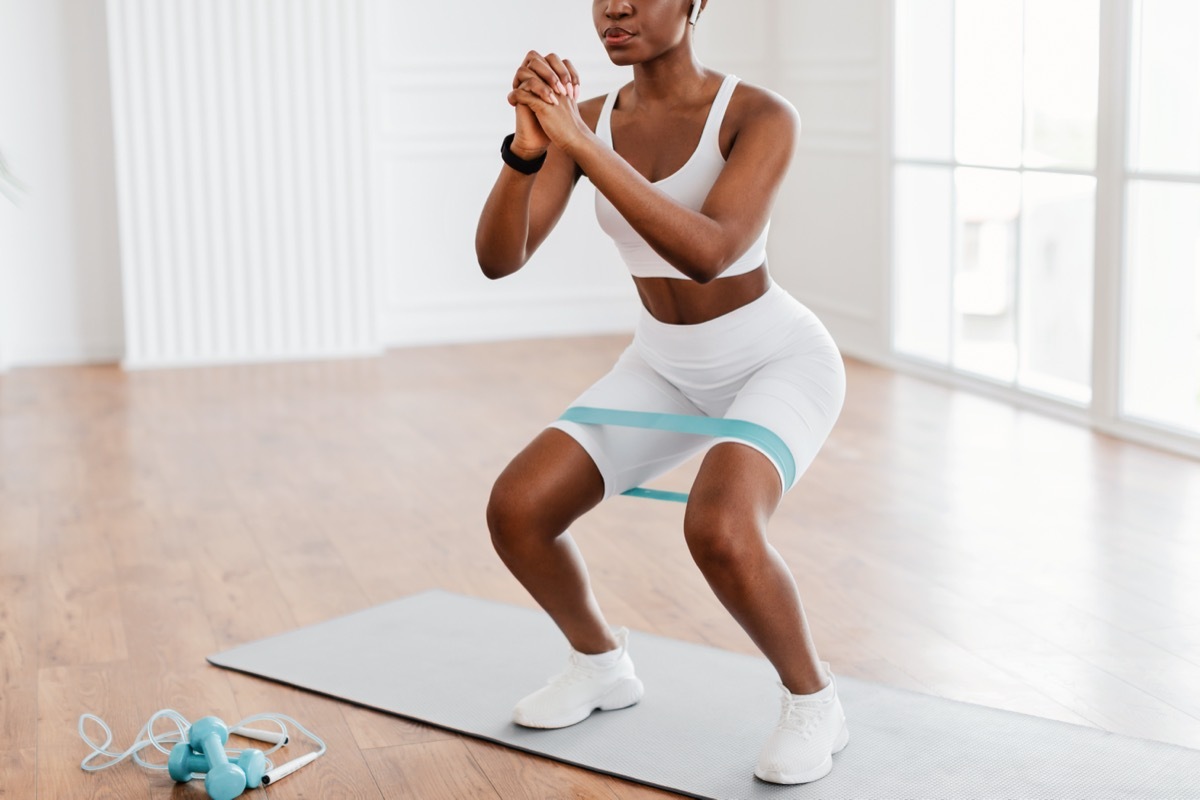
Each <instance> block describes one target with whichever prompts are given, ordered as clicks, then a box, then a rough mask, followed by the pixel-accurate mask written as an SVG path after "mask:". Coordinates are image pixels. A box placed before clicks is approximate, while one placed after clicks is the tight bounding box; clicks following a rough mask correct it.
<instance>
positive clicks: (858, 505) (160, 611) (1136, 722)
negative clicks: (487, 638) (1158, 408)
mask: <svg viewBox="0 0 1200 800" xmlns="http://www.w3.org/2000/svg"><path fill="white" fill-rule="evenodd" d="M626 341H627V337H620V336H617V337H612V336H608V337H589V338H578V339H560V340H552V341H524V342H506V343H494V344H479V345H469V346H449V347H430V348H420V349H411V350H398V351H393V352H390V353H388V354H387V355H386V356H384V357H382V358H379V359H371V360H355V361H341V362H327V363H305V364H290V365H271V366H236V367H221V368H206V369H195V370H165V371H155V372H144V373H123V372H122V371H120V370H119V369H117V368H116V367H73V368H54V369H21V370H16V371H13V372H11V373H8V374H5V375H3V376H0V798H3V799H4V800H14V799H19V800H26V799H27V798H38V799H39V800H51V799H52V798H71V799H72V800H78V799H79V798H93V797H94V798H100V797H120V798H165V797H176V798H179V797H199V796H203V792H202V790H201V789H200V787H199V786H192V787H186V788H185V789H180V790H174V789H173V788H172V787H173V784H172V782H171V781H170V779H169V778H167V777H166V775H165V774H164V773H149V772H147V771H145V770H142V769H140V768H138V767H135V766H134V765H132V764H130V763H126V764H122V765H120V766H119V767H117V768H114V769H112V770H109V771H107V772H104V773H99V774H86V773H84V772H83V771H81V770H80V769H79V762H80V760H81V759H82V758H83V756H84V755H85V748H84V746H83V745H82V743H81V742H80V741H79V738H78V734H77V733H76V724H77V720H78V717H79V715H80V714H81V713H82V712H85V711H87V712H92V713H95V714H97V715H99V716H101V717H103V718H104V719H105V720H107V721H108V722H109V724H110V725H111V726H112V727H113V730H114V733H115V736H116V742H115V743H116V744H118V745H120V746H121V747H124V746H125V745H126V744H128V743H129V742H130V741H131V740H132V737H133V735H134V734H135V733H136V732H137V730H138V729H139V728H140V726H141V725H142V724H143V723H144V722H145V720H146V719H147V718H148V717H149V715H150V714H151V713H153V712H154V711H156V710H158V709H159V708H163V707H173V708H175V709H177V710H179V711H180V712H182V713H183V714H184V715H185V716H188V717H189V718H193V719H194V718H197V717H200V716H203V715H206V714H216V715H217V716H220V717H222V718H224V719H227V720H234V719H238V718H240V717H242V716H245V715H247V714H250V713H255V712H260V711H268V710H271V711H281V712H284V713H287V714H290V715H292V716H294V717H296V718H298V719H300V720H301V721H302V722H304V723H306V724H307V725H308V726H309V727H311V728H313V729H314V730H316V731H317V732H319V733H320V734H321V735H322V736H324V737H325V738H326V739H327V740H328V742H329V745H330V753H329V755H328V756H326V757H325V758H324V759H322V760H321V761H319V762H318V763H317V765H315V766H312V767H309V768H307V769H305V770H302V771H301V772H298V773H296V774H295V775H293V776H291V777H289V778H288V779H286V780H284V781H282V782H280V783H279V784H278V785H277V786H275V787H272V788H271V790H270V792H269V796H270V797H272V798H281V799H282V798H301V797H308V798H409V797H411V798H421V800H440V799H441V798H466V797H470V798H504V800H509V798H516V799H518V800H524V799H525V798H530V799H533V798H604V799H605V800H635V799H636V800H642V799H643V798H658V797H670V796H673V795H670V794H669V793H666V792H661V791H657V790H652V789H648V788H646V787H643V786H639V785H636V784H632V783H628V782H625V781H621V780H618V779H615V778H611V777H608V776H603V775H596V774H592V773H589V772H586V771H584V770H580V769H576V768H573V767H568V766H564V765H561V764H557V763H555V762H552V761H548V760H545V759H540V758H536V757H533V756H529V755H525V754H522V753H517V752H514V751H511V750H507V749H505V748H501V747H497V746H495V745H491V744H488V743H485V742H479V741H475V740H472V739H469V738H466V737H461V736H456V735H453V734H450V733H447V732H445V731H440V730H437V729H433V728H430V727H427V726H424V725H419V724H415V723H411V722H407V721H405V720H402V719H398V718H395V717H390V716H387V715H384V714H379V713H375V712H372V711H368V710H365V709H361V708H356V707H352V706H349V705H345V704H342V703H338V702H335V701H332V700H329V699H326V698H323V697H317V696H313V695H309V694H305V693H302V692H298V691H296V690H293V689H290V688H287V687H284V686H277V685H274V684H271V683H268V682H265V681H260V680H257V679H255V678H251V677H248V676H244V675H238V674H234V673H230V672H225V671H222V670H218V669H216V668H212V667H209V666H208V665H207V664H206V663H205V661H204V657H205V656H206V655H207V654H209V653H212V652H215V651H217V650H219V649H222V648H225V647H228V646H232V645H234V644H238V643H242V642H245V641H247V640H251V639H255V638H259V637H263V636H267V635H270V634H275V633H279V632H282V631H286V630H289V629H291V628H294V627H296V626H299V625H304V624H307V623H312V622H316V621H319V620H323V619H328V618H330V617H333V616H337V615H341V614H344V613H347V612H350V611H354V610H357V609H361V608H364V607H367V606H370V605H374V604H377V603H381V602H384V601H387V600H390V599H393V598H395V597H398V596H402V595H407V594H410V593H414V592H419V591H422V590H425V589H428V588H433V587H441V588H444V589H449V590H453V591H458V592H462V593H465V594H471V595H475V596H480V597H486V598H492V599H496V600H500V601H504V602H509V603H516V604H521V605H524V606H527V607H530V608H536V605H535V604H534V603H533V601H532V599H531V598H530V597H529V596H528V595H527V594H526V593H525V591H524V589H523V588H522V587H521V586H520V584H518V583H517V582H516V580H515V579H514V578H512V577H511V575H509V573H508V571H507V570H506V569H505V568H504V566H503V564H502V563H501V562H500V560H499V558H498V557H497V556H496V555H495V553H494V552H493V551H492V548H491V545H490V542H489V538H488V533H487V530H486V527H485V525H484V508H485V504H486V500H487V496H488V492H489V490H490V487H491V483H492V481H493V480H494V478H495V476H496V475H497V474H498V473H499V472H500V470H501V469H502V468H503V466H504V465H505V463H507V461H508V459H509V458H511V457H512V455H514V454H515V453H516V452H517V451H518V450H519V449H520V448H521V447H522V446H523V445H524V444H525V443H526V442H527V441H528V440H529V439H530V438H531V437H532V436H533V435H535V434H536V433H537V432H538V431H539V430H540V429H541V427H542V426H543V425H544V424H545V423H546V422H547V421H548V420H550V419H552V418H554V417H555V416H557V415H558V414H559V413H560V412H561V410H562V409H563V408H564V407H565V406H566V405H567V404H568V403H569V402H570V401H571V400H572V399H573V398H574V397H575V395H576V394H577V393H578V392H579V391H580V390H582V389H583V388H584V387H585V386H587V385H588V384H589V383H590V382H591V381H592V380H593V379H595V378H596V377H598V376H599V375H601V374H602V373H603V372H605V371H606V370H607V369H608V367H609V365H610V364H611V362H612V361H613V360H614V359H615V357H616V356H617V354H618V353H619V352H620V351H621V349H622V348H623V347H624V345H625V343H626ZM848 375H849V377H848V384H849V391H848V400H847V405H846V408H845V411H844V412H843V416H842V419H841V420H840V422H839V424H838V427H837V428H836V430H835V431H834V434H833V436H832V438H831V439H830V441H829V442H828V444H827V445H826V448H825V449H824V451H823V452H822V453H821V455H820V456H819V457H818V459H817V462H816V463H815V464H814V465H813V467H812V468H811V469H810V470H809V472H808V474H807V475H806V476H805V477H804V478H803V480H802V481H801V482H800V484H799V486H798V487H797V488H796V489H795V490H793V492H792V493H791V494H789V495H788V496H787V497H786V498H785V500H784V502H783V505H782V507H781V509H780V511H779V513H778V514H777V515H776V517H775V519H774V521H773V523H772V527H771V533H770V537H771V540H772V542H773V544H774V545H775V546H776V547H777V548H778V549H779V551H780V552H781V553H782V554H783V556H784V557H785V558H786V560H787V561H788V563H789V564H790V565H791V567H792V569H793V571H794V573H795V575H796V578H797V581H798V583H799V586H800V591H801V595H802V597H803V599H804V603H805V608H806V610H807V613H808V617H809V620H810V623H811V625H812V627H813V631H814V637H815V640H816V643H817V646H818V648H819V650H820V653H821V657H822V658H823V659H825V660H828V661H830V662H832V664H833V668H834V670H835V672H837V673H838V674H841V675H848V676H853V677H856V678H861V679H865V680H871V681H877V682H881V683H886V684H890V685H894V686H900V687H904V688H908V689H914V690H917V691H921V692H926V693H929V694H934V695H940V696H943V697H949V698H954V699H958V700H964V701H968V702H974V703H980V704H984V705H988V706H994V707H997V708H1005V709H1010V710H1013V711H1018V712H1022V713H1026V714H1033V715H1038V716H1042V717H1047V718H1052V719H1058V720H1064V721H1067V722H1072V723H1077V724H1081V725H1089V726H1094V727H1098V728H1103V729H1105V730H1109V731H1114V732H1118V733H1123V734H1128V735H1132V736H1139V737H1146V738H1151V739H1158V740H1161V741H1166V742H1172V743H1176V744H1181V745H1185V746H1189V747H1194V748H1200V463H1196V462H1194V461H1189V460H1186V459H1183V458H1180V457H1177V456H1172V455H1168V454H1164V453H1161V452H1157V451H1154V450H1150V449H1147V448H1144V447H1141V446H1138V445H1133V444H1128V443H1123V442H1119V441H1116V440H1112V439H1109V438H1106V437H1103V436H1100V435H1097V434H1094V433H1091V432H1089V431H1086V430H1083V429H1081V428H1078V427H1074V426H1071V425H1069V424H1066V423H1062V422H1058V421H1055V420H1051V419H1047V418H1045V417H1042V416H1039V415H1037V414H1035V413H1032V412H1028V411H1020V410H1016V409H1013V408H1011V407H1008V406H1006V405H1004V404H1001V403H998V402H995V401H992V400H987V399H983V398H980V397H977V396H974V395H971V394H969V393H965V392H962V391H958V390H952V389H948V388H944V387H941V386H937V385H933V384H930V383H926V382H923V381H920V380H917V379H913V378H909V377H904V376H899V375H896V374H894V373H891V372H889V371H886V370H882V369H878V368H875V367H872V366H868V365H865V364H861V363H856V362H851V363H849V364H848ZM697 465H698V462H693V463H691V464H688V465H685V466H684V467H682V468H680V469H679V470H677V471H676V472H674V473H672V474H670V475H667V476H664V477H663V478H662V479H661V480H660V481H658V482H657V483H656V484H655V485H657V486H660V487H662V488H668V489H675V490H681V491H686V490H687V488H688V486H689V481H690V478H691V477H692V476H693V475H694V473H695V469H696V467H697ZM681 524H682V507H681V506H678V505H676V504H670V503H654V502H649V501H645V500H637V499H631V498H615V499H613V500H611V501H609V502H608V503H606V504H604V505H602V506H601V507H600V508H598V509H596V510H595V511H594V512H593V513H592V514H590V515H588V516H587V517H585V518H584V519H582V520H580V521H579V522H578V523H577V524H576V526H574V527H573V528H572V535H573V536H574V538H575V540H576V542H577V543H578V544H579V546H580V549H581V550H582V551H583V553H584V556H585V557H586V559H587V561H588V565H589V569H590V573H591V576H592V581H593V584H594V587H595V591H596V594H597V597H598V599H599V601H600V603H601V606H602V608H603V609H604V610H605V613H606V615H607V617H608V620H609V622H610V623H611V624H624V625H628V626H630V627H631V628H636V629H641V630H646V631H651V632H654V633H657V634H661V635H664V636H672V637H676V638H679V639H684V640H688V641H694V642H701V643H706V644H710V645H714V646H717V647H722V648H727V649H730V650H735V651H739V652H745V653H755V654H756V653H757V651H756V650H755V648H754V646H753V644H752V643H751V642H750V639H749V637H747V636H746V634H745V633H744V632H742V630H741V629H740V628H739V627H738V625H737V624H736V623H735V622H734V621H733V619H732V618H731V617H730V616H729V615H728V614H727V612H726V611H725V610H724V609H723V608H722V607H721V605H720V603H719V602H718V601H717V600H716V598H715V597H714V596H713V595H712V593H711V591H710V590H709V588H708V586H707V584H706V583H705V581H704V579H703V577H702V576H701V575H700V573H699V571H698V570H697V569H696V568H695V566H694V564H693V563H692V562H691V560H690V557H689V555H688V552H687V549H686V546H685V544H684V541H683V537H682V530H681ZM364 657H369V654H364ZM548 667H549V668H552V669H553V668H556V667H555V665H548ZM531 680H532V678H531ZM513 699H514V701H515V700H516V699H518V698H516V697H514V698H513ZM773 723H774V720H763V726H764V736H765V735H766V732H768V731H769V729H770V727H771V725H772V724H773ZM850 724H851V725H852V726H853V720H851V723H850ZM751 768H752V765H749V764H748V765H747V770H750V769H751ZM251 796H252V795H251ZM259 796H261V793H260V795H259Z"/></svg>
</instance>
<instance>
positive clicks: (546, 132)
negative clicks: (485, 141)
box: [508, 50, 591, 159]
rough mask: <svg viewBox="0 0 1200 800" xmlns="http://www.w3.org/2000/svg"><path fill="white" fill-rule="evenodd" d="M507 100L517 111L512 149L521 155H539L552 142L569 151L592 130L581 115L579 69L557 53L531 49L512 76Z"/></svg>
mask: <svg viewBox="0 0 1200 800" xmlns="http://www.w3.org/2000/svg"><path fill="white" fill-rule="evenodd" d="M508 103H509V105H511V106H513V107H514V108H516V111H517V130H516V137H515V138H514V139H513V143H512V151H513V152H514V153H515V154H516V155H518V156H520V157H521V158H526V159H533V158H536V157H537V156H539V155H541V154H542V153H544V152H546V150H547V149H548V148H549V147H550V144H551V143H553V144H554V145H556V146H557V147H558V148H559V149H560V150H562V151H564V152H566V153H568V154H569V153H570V152H571V151H572V149H573V147H574V146H575V145H577V144H579V143H580V142H582V141H583V139H584V138H585V137H586V136H587V134H589V133H590V132H591V131H590V130H589V129H588V126H587V124H586V123H585V122H584V121H583V119H582V118H581V117H580V116H579V105H578V103H579V73H577V72H576V71H575V67H573V66H572V65H571V62H570V61H569V60H566V59H562V58H559V57H558V56H557V55H555V54H554V53H550V54H549V55H546V56H543V55H541V54H540V53H537V52H535V51H533V50H530V51H529V54H528V55H526V56H525V60H524V61H523V62H522V63H521V66H520V67H519V68H518V69H517V74H516V75H515V76H514V77H513V89H512V91H511V92H509V93H508Z"/></svg>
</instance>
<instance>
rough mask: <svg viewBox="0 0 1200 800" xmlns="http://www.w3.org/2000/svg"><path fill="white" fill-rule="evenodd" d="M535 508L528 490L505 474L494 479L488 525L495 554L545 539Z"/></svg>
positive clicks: (489, 504) (545, 535)
mask: <svg viewBox="0 0 1200 800" xmlns="http://www.w3.org/2000/svg"><path fill="white" fill-rule="evenodd" d="M537 512H538V509H537V508H536V502H535V500H534V499H533V498H532V497H531V495H530V492H529V487H528V486H525V487H521V486H519V485H516V481H513V480H512V479H511V478H509V477H508V476H507V473H506V474H504V475H501V476H500V477H499V478H497V479H496V482H495V484H493V486H492V493H491V496H490V497H489V498H488V505H487V526H488V531H490V532H491V535H492V546H493V547H495V548H496V551H497V552H504V551H511V550H515V549H517V548H519V547H521V546H523V545H528V544H530V543H534V542H536V541H537V540H539V539H543V540H544V539H546V538H551V539H552V538H553V536H552V535H551V536H549V537H547V534H546V533H545V532H544V531H541V530H540V528H541V526H540V525H539V524H538V523H539V520H538V513H537Z"/></svg>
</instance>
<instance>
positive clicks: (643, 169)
mask: <svg viewBox="0 0 1200 800" xmlns="http://www.w3.org/2000/svg"><path fill="white" fill-rule="evenodd" d="M722 81H723V76H720V75H717V74H715V73H710V74H709V77H708V81H707V84H706V88H708V89H709V90H710V91H707V92H705V96H706V97H707V102H704V103H697V104H695V105H694V106H693V107H691V108H682V109H681V108H674V109H670V110H669V111H668V110H666V109H662V110H661V111H657V112H656V111H653V110H649V111H647V110H639V111H637V112H633V111H629V110H622V103H621V101H622V100H624V99H625V97H626V96H627V95H628V93H629V91H630V89H631V86H626V87H624V88H623V89H622V90H621V99H620V100H618V102H617V106H616V108H614V109H613V110H612V112H611V116H610V117H609V119H608V123H609V126H610V128H611V137H612V141H613V142H617V143H619V145H620V150H619V151H618V154H619V155H620V156H621V157H622V158H624V159H625V160H626V161H628V162H629V164H630V165H631V166H632V167H633V168H634V169H635V170H637V172H638V173H639V174H641V175H642V176H643V177H644V178H646V179H647V180H649V181H651V182H659V181H662V180H663V179H666V178H669V177H673V176H676V175H677V174H678V173H679V172H680V170H681V169H682V168H684V167H685V165H688V164H689V162H690V161H691V160H692V159H693V155H694V154H696V152H697V149H698V147H699V146H700V144H701V140H702V132H703V131H704V128H705V123H706V121H707V120H708V117H709V111H710V109H711V108H712V104H713V100H714V99H715V98H716V96H717V91H718V89H719V87H720V85H721V83H722ZM604 99H605V98H598V100H599V102H595V101H593V102H592V103H591V104H589V107H588V108H587V109H582V108H581V109H580V111H581V113H582V115H583V117H584V121H585V122H587V124H588V125H589V127H590V128H591V129H592V130H593V131H595V130H596V128H597V123H598V121H599V119H600V111H601V109H602V108H603V101H604ZM630 105H631V104H630V103H625V104H624V107H625V109H628V108H629V106H630ZM739 106H740V104H739V102H738V92H737V91H736V89H735V90H734V92H733V96H732V97H731V98H730V100H729V107H728V109H727V110H726V112H725V114H724V116H723V119H721V120H720V124H719V131H718V133H717V145H718V147H719V149H720V154H721V156H722V158H728V156H729V152H730V151H731V150H732V148H733V143H734V139H735V138H736V136H737V131H738V129H739V128H740V113H739V112H740V108H739ZM588 112H590V113H588ZM715 127H716V126H714V128H715ZM634 283H635V284H636V286H637V291H638V295H639V297H640V298H641V301H642V304H643V305H644V306H645V307H646V310H647V311H648V312H650V314H651V315H652V316H653V317H654V318H655V319H657V320H659V321H660V322H666V323H669V324H677V325H692V324H697V323H701V322H707V321H708V320H711V319H715V318H716V317H719V316H722V315H724V314H727V313H729V312H730V311H733V310H734V309H737V308H741V307H742V306H744V305H746V304H747V303H750V302H752V301H754V300H756V299H757V298H759V297H761V296H762V295H763V294H764V293H765V292H766V291H767V289H768V288H769V287H770V285H771V278H770V276H769V275H768V273H767V266H766V261H765V259H764V260H763V262H762V263H761V264H760V265H758V266H757V267H756V268H753V269H751V270H750V271H748V272H744V273H742V274H739V275H733V276H730V277H718V278H717V279H715V280H713V281H710V282H708V283H704V284H701V283H697V282H696V281H692V280H687V279H680V278H667V277H638V276H635V277H634Z"/></svg>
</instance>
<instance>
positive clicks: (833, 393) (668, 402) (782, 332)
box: [548, 282, 846, 499]
mask: <svg viewBox="0 0 1200 800" xmlns="http://www.w3.org/2000/svg"><path fill="white" fill-rule="evenodd" d="M845 395H846V372H845V368H844V366H843V364H842V357H841V354H840V353H839V352H838V349H837V345H835V344H834V342H833V338H832V337H831V336H830V335H829V332H828V331H827V330H826V329H825V326H824V325H822V324H821V321H820V320H819V319H817V316H816V315H815V314H814V313H813V312H812V311H810V310H809V309H808V308H807V307H806V306H805V305H804V304H802V303H801V302H800V301H799V300H797V299H795V298H794V297H792V296H791V295H790V294H788V293H787V292H786V291H785V290H784V289H783V288H782V287H780V286H779V285H778V284H776V283H774V282H772V284H771V287H770V289H768V290H767V293H766V294H764V295H763V296H762V297H759V298H758V299H756V300H754V301H752V302H750V303H748V304H746V305H744V306H742V307H741V308H737V309H734V310H733V311H731V312H729V313H728V314H723V315H721V316H719V317H717V318H715V319H712V320H709V321H708V322H701V323H699V324H696V325H671V324H668V323H665V322H660V321H659V320H657V319H655V318H654V317H653V316H651V315H650V312H648V311H646V310H645V308H643V309H642V314H641V317H640V319H639V320H638V325H637V330H636V332H635V333H634V337H633V343H632V344H630V345H629V347H628V348H626V350H625V352H623V353H622V354H621V356H620V358H618V359H617V363H616V364H615V365H614V366H613V368H612V370H611V371H610V372H609V373H608V374H607V375H605V376H604V377H602V378H601V379H600V380H598V381H596V383H595V384H593V385H592V386H591V387H590V388H589V389H587V390H586V391H584V392H583V394H581V395H579V397H578V398H576V399H575V401H574V402H573V403H572V404H571V405H572V406H594V407H599V408H613V409H622V410H627V411H649V412H658V413H667V414H693V415H703V416H709V417H723V418H726V419H739V420H746V421H748V422H753V423H756V424H758V425H761V426H763V427H764V428H767V429H768V430H770V431H771V432H772V433H774V434H775V435H776V436H778V437H780V439H782V440H783V442H784V444H786V445H787V447H788V449H789V450H790V451H791V455H792V458H793V459H794V460H795V477H794V478H793V479H792V480H791V482H790V484H789V483H788V482H787V480H786V479H785V477H784V470H783V468H782V467H781V465H780V464H779V463H778V462H777V461H776V460H775V459H774V458H772V457H771V455H770V454H769V453H768V452H767V451H766V450H763V449H762V448H761V447H757V446H755V445H753V444H750V443H748V442H745V441H743V440H741V439H737V438H722V437H718V438H710V437H707V436H701V435H698V434H690V433H676V432H673V431H661V430H650V429H645V428H629V427H619V426H613V425H589V424H579V423H576V422H570V421H567V420H556V421H554V422H552V423H550V425H549V426H548V427H552V428H558V429H559V430H561V431H564V432H565V433H567V434H569V435H570V436H571V437H572V438H574V439H575V440H576V441H577V442H579V444H580V445H581V446H582V447H583V449H584V450H586V451H587V453H588V455H589V456H591V458H592V460H593V461H594V462H595V463H596V466H597V467H598V468H599V470H600V474H601V475H602V476H603V477H604V498H605V499H608V498H609V497H612V496H613V495H615V494H620V493H622V492H624V491H625V490H627V489H631V488H633V487H635V486H641V485H642V484H644V483H646V482H647V481H650V480H652V479H653V478H655V477H657V476H658V475H661V474H663V473H664V472H667V471H668V470H670V469H672V468H674V467H676V466H678V465H679V464H681V463H683V462H684V461H686V460H687V459H688V458H689V457H691V456H692V455H695V454H696V453H699V452H702V451H706V450H707V449H708V448H710V447H712V446H714V445H716V444H719V443H721V442H738V443H740V444H744V445H746V446H747V447H754V448H755V449H757V450H759V451H760V452H762V453H763V454H764V455H765V456H767V458H769V459H771V463H772V464H774V465H775V468H776V470H777V472H778V473H779V478H780V482H781V484H782V488H783V491H784V492H787V491H788V490H789V489H791V488H792V486H794V485H795V483H796V480H798V479H799V478H800V476H801V475H802V474H804V471H805V470H806V469H807V468H808V466H809V465H810V464H811V463H812V461H813V459H814V458H815V457H816V455H817V451H818V450H820V449H821V445H822V444H824V442H825V439H826V438H827V437H828V436H829V432H830V431H831V430H832V429H833V424H834V422H835V421H836V420H837V417H838V414H839V413H840V412H841V409H842V402H843V400H844V399H845Z"/></svg>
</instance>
